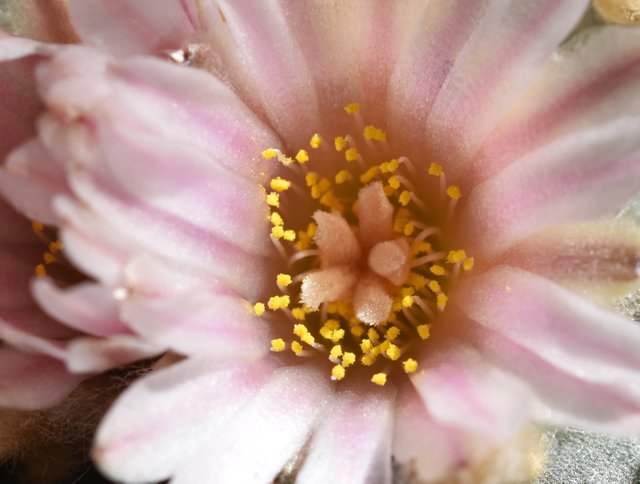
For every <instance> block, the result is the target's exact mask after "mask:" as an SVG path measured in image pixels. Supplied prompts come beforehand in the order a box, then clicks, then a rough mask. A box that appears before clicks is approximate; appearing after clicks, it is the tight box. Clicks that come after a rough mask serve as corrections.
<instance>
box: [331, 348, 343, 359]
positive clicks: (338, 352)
mask: <svg viewBox="0 0 640 484" xmlns="http://www.w3.org/2000/svg"><path fill="white" fill-rule="evenodd" d="M329 355H330V356H331V358H333V359H334V360H337V359H338V358H340V357H341V356H342V346H340V345H335V346H334V347H333V348H331V351H329Z"/></svg>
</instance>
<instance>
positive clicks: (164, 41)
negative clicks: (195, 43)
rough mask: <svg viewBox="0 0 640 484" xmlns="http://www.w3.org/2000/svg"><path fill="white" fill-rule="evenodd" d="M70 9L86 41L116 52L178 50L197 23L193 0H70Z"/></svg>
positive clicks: (132, 52)
mask: <svg viewBox="0 0 640 484" xmlns="http://www.w3.org/2000/svg"><path fill="white" fill-rule="evenodd" d="M69 9H70V13H71V21H72V22H73V25H74V27H75V28H76V29H77V30H78V33H79V34H80V37H81V38H82V40H83V41H84V42H85V43H89V44H92V45H94V46H97V47H100V48H102V49H104V50H109V51H111V52H112V53H114V54H116V55H126V54H151V53H158V52H161V51H163V50H167V49H177V48H179V47H181V46H182V42H184V41H185V40H186V38H187V37H188V36H190V35H192V34H193V32H194V29H195V28H197V26H198V23H197V18H196V11H195V2H191V1H187V2H185V1H179V0H166V1H163V2H162V6H161V7H159V6H158V3H157V2H156V1H155V0H70V1H69Z"/></svg>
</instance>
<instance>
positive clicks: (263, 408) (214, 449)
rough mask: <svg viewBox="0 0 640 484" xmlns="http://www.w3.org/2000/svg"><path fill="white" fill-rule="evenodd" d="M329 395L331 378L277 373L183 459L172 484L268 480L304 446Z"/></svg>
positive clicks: (305, 370) (294, 370) (311, 372)
mask: <svg viewBox="0 0 640 484" xmlns="http://www.w3.org/2000/svg"><path fill="white" fill-rule="evenodd" d="M330 395H331V383H330V380H329V379H328V378H327V377H326V374H325V373H324V372H323V371H321V370H318V369H312V368H310V367H308V365H303V366H294V367H286V368H282V369H279V370H277V371H276V372H275V373H274V374H273V376H272V377H271V378H270V379H269V380H268V381H267V382H266V384H265V385H264V387H263V388H262V390H261V391H260V393H258V394H257V395H256V396H255V397H254V398H252V399H251V400H250V401H249V402H247V403H246V404H245V405H244V406H243V407H242V408H240V410H239V411H238V412H237V413H236V414H235V415H234V416H233V417H232V418H231V419H230V420H229V421H227V422H225V423H224V424H223V425H221V426H220V428H219V430H218V432H217V433H216V434H215V435H214V434H210V435H209V436H208V439H207V441H206V442H205V443H203V445H202V446H201V448H200V450H199V451H198V452H197V453H196V454H194V455H193V457H192V458H190V459H186V460H185V461H184V463H183V464H182V466H181V467H180V469H179V470H178V472H177V473H176V475H175V477H174V481H173V482H174V483H175V484H187V483H193V482H198V481H201V480H205V481H208V482H271V480H272V479H274V478H275V477H276V475H277V474H278V472H280V470H281V469H282V467H283V466H284V465H285V464H286V463H287V462H288V461H289V460H290V459H291V458H292V457H293V456H294V454H295V453H296V452H297V451H298V450H299V449H300V448H301V447H302V446H303V445H304V443H305V441H306V439H307V438H308V437H309V435H310V433H311V432H312V430H313V429H314V428H315V426H316V424H317V419H318V418H320V416H321V415H322V410H323V409H324V407H325V405H326V404H327V400H328V397H329V396H330ZM211 456H215V459H212V458H211Z"/></svg>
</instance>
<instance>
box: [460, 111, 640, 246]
mask: <svg viewBox="0 0 640 484" xmlns="http://www.w3.org/2000/svg"><path fill="white" fill-rule="evenodd" d="M639 188H640V143H638V138H637V128H636V125H635V124H634V123H633V122H630V120H629V119H628V118H624V117H623V118H620V119H617V120H615V121H612V122H611V123H609V124H608V125H606V126H597V127H595V128H593V129H590V130H588V131H582V132H577V133H573V134H572V135H571V136H566V137H563V138H561V139H558V140H557V141H556V142H554V143H551V144H548V145H546V146H543V147H542V148H540V149H539V150H537V151H533V152H531V153H529V154H528V155H527V156H525V157H524V158H522V159H521V160H519V162H518V163H514V164H511V165H510V166H509V167H507V168H505V169H504V170H502V171H501V172H500V173H498V174H497V175H496V176H494V177H493V178H490V179H489V180H487V181H485V182H484V183H482V184H480V185H479V186H478V187H476V188H475V189H474V190H473V192H472V193H471V195H470V196H469V198H468V200H467V201H466V206H465V208H464V210H463V212H462V213H461V214H460V220H459V225H460V227H462V231H463V233H464V235H463V237H466V238H467V240H468V241H469V244H470V246H471V247H472V249H471V251H472V252H474V255H476V256H480V255H485V256H489V257H491V256H495V255H496V254H498V253H499V252H501V251H503V250H505V249H506V248H508V247H510V246H511V245H513V244H514V243H516V242H518V241H520V240H521V239H523V238H525V237H527V236H529V235H531V234H534V233H536V232H538V231H540V230H543V229H546V228H548V227H553V226H558V225H561V224H566V223H572V222H580V221H584V220H593V219H596V218H600V217H604V216H607V215H613V214H615V213H616V212H617V211H618V210H619V209H620V208H621V207H622V205H623V204H624V203H625V202H626V201H628V200H629V199H630V198H631V197H632V196H633V195H635V194H636V193H637V191H638V189H639ZM489 228H490V230H489Z"/></svg>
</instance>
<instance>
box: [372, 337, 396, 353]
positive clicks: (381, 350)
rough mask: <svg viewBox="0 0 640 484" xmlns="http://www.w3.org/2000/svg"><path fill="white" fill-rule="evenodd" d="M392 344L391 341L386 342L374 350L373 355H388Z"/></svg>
mask: <svg viewBox="0 0 640 484" xmlns="http://www.w3.org/2000/svg"><path fill="white" fill-rule="evenodd" d="M390 345H391V342H390V341H389V340H384V341H383V342H382V343H381V344H379V345H378V346H376V347H375V348H373V350H372V351H371V352H372V353H374V354H376V355H379V354H380V353H386V352H387V350H388V349H389V346H390Z"/></svg>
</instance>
